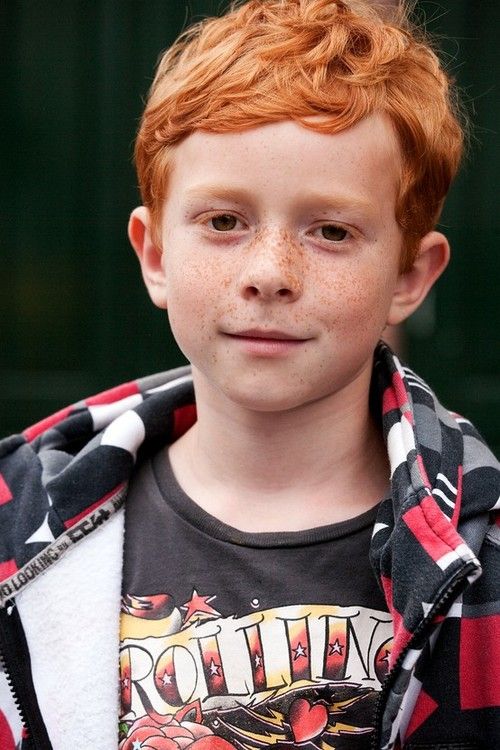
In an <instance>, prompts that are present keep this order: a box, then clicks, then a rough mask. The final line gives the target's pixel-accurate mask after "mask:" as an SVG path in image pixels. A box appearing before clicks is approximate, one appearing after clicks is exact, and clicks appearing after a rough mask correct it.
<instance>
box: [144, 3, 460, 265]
mask: <svg viewBox="0 0 500 750" xmlns="http://www.w3.org/2000/svg"><path fill="white" fill-rule="evenodd" d="M375 112H378V113H384V114H385V115H386V116H387V117H388V118H389V120H390V121H391V123H392V125H393V127H394V129H395V132H396V135H397V138H398V141H399V145H400V151H401V173H400V184H399V191H398V199H397V203H396V219H397V221H398V223H399V225H400V227H401V229H402V231H403V237H404V247H403V252H402V258H401V270H402V271H405V270H408V269H409V268H410V267H411V265H412V263H413V260H414V258H415V254H416V252H417V249H418V243H419V240H420V239H421V238H422V237H423V236H424V235H425V234H426V233H427V232H428V231H430V230H431V229H432V228H433V227H434V226H435V224H436V222H437V220H438V218H439V214H440V211H441V208H442V204H443V200H444V197H445V195H446V193H447V191H448V188H449V186H450V183H451V181H452V179H453V177H454V176H455V174H456V171H457V169H458V165H459V162H460V157H461V153H462V147H463V129H462V127H461V125H460V118H459V114H458V107H457V105H456V102H455V100H454V98H453V90H452V89H451V88H450V81H449V78H448V76H447V74H446V73H445V72H444V70H443V68H442V66H441V64H440V62H439V59H438V58H437V56H436V54H435V53H434V52H433V50H432V49H431V47H430V46H429V44H428V43H427V42H426V40H425V38H424V37H423V35H422V34H420V33H419V32H417V31H416V30H414V29H412V27H411V25H410V22H409V20H408V14H407V12H406V11H405V9H404V8H403V7H400V8H399V10H397V11H396V12H395V13H394V14H392V15H391V16H388V15H387V14H385V13H384V12H383V11H382V10H380V11H377V10H376V9H375V7H374V5H373V3H370V2H367V0H249V1H248V2H246V3H244V4H239V3H235V4H233V5H232V6H231V8H230V10H229V12H228V13H227V14H226V15H224V16H222V17H221V18H209V19H205V20H203V21H201V22H200V23H198V24H196V25H194V26H192V27H191V28H189V29H188V30H187V31H185V32H184V33H183V34H181V36H180V37H179V39H178V40H177V41H176V42H175V44H174V45H173V46H172V47H171V48H170V49H169V50H167V52H165V54H164V55H163V56H162V58H161V59H160V62H159V66H158V70H157V73H156V76H155V79H154V81H153V84H152V87H151V90H150V93H149V98H148V101H147V104H146V108H145V111H144V114H143V117H142V121H141V124H140V128H139V132H138V135H137V140H136V146H135V161H136V167H137V173H138V178H139V185H140V190H141V196H142V200H143V203H144V205H146V206H147V207H148V208H149V209H150V211H151V214H152V222H153V229H154V231H157V230H158V227H159V225H160V218H161V209H162V205H163V202H164V200H165V197H166V195H167V187H168V175H169V163H170V161H171V155H172V150H173V149H174V148H175V145H176V144H178V143H179V142H180V141H181V140H182V139H183V138H186V137H187V136H188V135H189V134H190V133H192V132H193V131H194V130H205V131H208V132H214V133H224V132H232V131H237V130H244V129H247V128H251V127H254V126H257V125H262V124H264V123H269V122H277V121H281V120H286V119H291V120H294V121H296V122H298V123H300V124H301V125H303V126H304V127H306V128H310V129H312V130H316V131H320V132H323V133H336V132H338V131H341V130H344V129H346V128H349V127H350V126H352V125H354V124H355V123H357V122H359V121H360V120H361V119H362V118H364V117H366V116H368V115H370V114H372V113H375ZM318 115H319V116H320V117H315V116H318ZM310 118H313V119H310Z"/></svg>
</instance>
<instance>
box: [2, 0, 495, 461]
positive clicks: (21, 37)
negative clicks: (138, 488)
mask: <svg viewBox="0 0 500 750" xmlns="http://www.w3.org/2000/svg"><path fill="white" fill-rule="evenodd" d="M221 7H223V4H221V3H220V2H218V0H217V1H216V0H214V1H209V0H190V2H189V3H185V2H179V1H175V0H161V1H160V0H148V1H147V2H145V1H142V2H141V1H140V0H87V2H83V0H58V2H57V3H50V2H47V0H45V2H43V1H42V2H38V1H37V0H4V2H3V3H2V5H1V11H0V13H1V15H0V50H1V52H0V55H1V60H2V67H3V75H2V127H1V135H2V137H1V141H0V149H1V173H2V180H1V190H2V194H1V200H0V216H1V236H0V243H1V245H0V247H1V260H2V272H1V275H0V316H1V317H0V434H6V433H8V432H11V431H17V430H20V429H21V428H23V427H24V426H26V425H28V424H30V423H32V422H34V421H37V420H38V419H40V418H42V417H43V416H45V415H46V414H48V413H50V412H51V411H55V410H56V409H58V408H60V407H61V406H63V405H65V404H66V403H69V402H72V401H75V400H78V399H80V398H81V397H83V396H84V395H88V394H91V393H93V392H96V391H99V390H102V389H104V388H107V387H110V386H111V385H114V384H116V383H119V382H121V381H123V380H126V379H130V378H134V377H136V376H139V375H141V374H145V373H148V372H153V371H156V370H163V369H166V368H167V367H171V366H174V365H176V364H179V363H181V362H183V358H182V355H181V354H180V353H179V351H178V349H177V348H176V346H175V343H174V342H173V340H172V337H171V335H170V333H169V332H168V330H167V325H166V321H165V319H164V316H163V315H162V313H160V312H159V311H157V310H155V309H154V308H153V307H152V305H151V303H150V302H149V299H148V298H147V295H146V292H145V290H144V288H143V285H142V280H141V278H140V274H139V270H138V265H137V262H136V260H135V257H134V255H133V253H132V251H131V249H129V246H128V241H127V238H126V224H127V219H128V214H129V212H130V209H131V208H132V207H134V206H135V205H136V204H137V202H138V193H137V189H136V180H135V175H134V170H133V167H132V160H131V154H132V147H133V139H134V133H135V130H136V127H137V122H138V118H139V116H140V113H141V109H142V101H143V98H144V96H145V94H146V92H147V90H148V87H149V85H150V82H151V79H152V75H153V69H154V66H155V63H156V60H157V57H158V55H159V53H160V52H161V51H162V50H163V49H165V47H167V46H168V45H169V44H170V42H171V41H172V40H173V39H174V38H175V37H176V36H177V34H178V33H179V31H180V30H181V29H182V28H183V27H184V26H185V25H186V24H187V23H189V22H190V21H192V20H193V19H195V20H196V19H199V18H200V17H202V16H203V15H211V14H216V13H217V12H219V11H220V8H221ZM417 11H418V12H419V13H420V14H422V15H423V16H424V17H425V18H426V23H427V26H428V28H429V30H430V31H432V32H433V33H435V34H438V35H439V43H440V45H441V47H442V49H443V53H444V55H445V58H446V60H447V65H448V68H449V69H450V70H451V71H452V72H453V74H454V75H455V76H456V78H457V80H458V82H459V85H460V86H461V88H462V90H463V92H464V98H465V100H466V102H468V108H469V111H470V112H471V114H472V119H473V122H474V131H473V140H472V147H471V153H470V155H469V158H468V160H467V162H466V163H465V164H464V168H463V170H462V173H461V175H460V177H459V179H458V181H457V183H456V184H455V186H454V188H453V191H452V193H451V195H450V198H449V200H448V204H447V208H446V211H445V214H444V216H443V220H442V228H443V230H444V231H445V232H446V233H447V234H448V236H449V238H450V240H451V244H452V248H453V261H452V264H451V267H450V268H449V270H448V271H447V273H446V275H445V277H444V278H443V279H442V280H440V281H439V283H438V285H437V287H436V290H435V292H434V294H433V296H432V297H431V298H430V300H429V301H428V302H427V303H426V304H425V306H424V307H423V309H422V310H421V311H420V312H419V313H418V314H417V315H416V316H415V317H414V318H413V319H412V321H411V322H410V323H409V324H408V326H407V341H406V359H407V360H408V362H409V364H410V365H411V366H412V367H414V368H415V369H416V370H417V371H418V372H419V373H420V374H421V375H422V376H423V377H425V378H426V379H427V380H428V381H430V383H431V385H432V386H433V387H434V389H435V390H436V391H437V393H438V394H439V396H440V398H441V400H442V401H443V402H444V403H445V405H447V406H448V407H450V408H453V409H454V410H456V411H459V412H461V413H463V414H465V415H467V416H468V417H469V418H471V419H472V420H473V421H475V422H476V424H477V426H478V427H479V429H480V430H481V431H482V432H483V434H484V435H485V437H486V438H487V439H488V441H489V442H490V444H491V445H492V446H493V447H494V448H496V450H497V451H498V450H499V449H500V425H499V420H498V416H497V413H498V406H499V404H500V378H499V371H500V367H499V365H500V354H499V347H498V328H499V323H500V313H499V309H498V296H499V295H498V291H497V288H498V278H499V270H500V260H499V252H498V246H499V240H500V230H499V216H500V212H499V206H498V194H499V191H498V187H497V183H498V174H499V171H500V138H499V134H498V125H497V123H498V122H499V121H500V100H499V96H498V92H499V70H500V61H499V59H498V55H499V52H498V30H499V29H500V3H498V2H496V0H489V1H486V0H474V2H472V1H471V0H439V1H438V2H427V1H425V2H424V1H422V2H419V3H417Z"/></svg>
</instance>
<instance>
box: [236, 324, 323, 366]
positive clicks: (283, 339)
mask: <svg viewBox="0 0 500 750" xmlns="http://www.w3.org/2000/svg"><path fill="white" fill-rule="evenodd" d="M224 335H225V337H226V338H227V339H229V340H230V341H233V342H234V345H235V346H237V347H238V348H239V349H240V352H241V353H243V354H244V355H245V356H248V357H251V358H254V357H257V358H260V359H262V358H267V359H268V358H271V359H273V358H276V357H278V358H279V357H287V356H291V355H292V353H293V352H294V351H295V352H296V351H297V350H300V349H301V347H302V346H303V345H304V344H305V343H306V342H308V341H310V340H311V339H310V337H305V336H304V337H303V336H297V335H296V334H294V333H289V332H288V331H279V330H268V329H265V330H264V329H260V328H250V329H248V330H244V331H235V332H234V333H230V332H226V333H225V334H224Z"/></svg>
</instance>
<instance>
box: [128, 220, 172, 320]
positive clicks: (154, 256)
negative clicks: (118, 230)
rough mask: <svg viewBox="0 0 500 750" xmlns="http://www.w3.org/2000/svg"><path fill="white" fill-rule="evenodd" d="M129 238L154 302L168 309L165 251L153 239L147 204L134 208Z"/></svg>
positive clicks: (163, 308)
mask: <svg viewBox="0 0 500 750" xmlns="http://www.w3.org/2000/svg"><path fill="white" fill-rule="evenodd" d="M128 238H129V240H130V244H131V245H132V247H133V248H134V250H135V254H136V255H137V257H138V259H139V263H140V264H141V271H142V278H143V279H144V283H145V284H146V289H147V290H148V293H149V296H150V297H151V299H152V301H153V303H154V304H155V305H156V306H157V307H159V308H161V309H162V310H166V308H167V291H166V283H165V282H166V277H165V269H164V268H163V257H162V256H163V253H162V249H161V247H159V246H158V245H156V244H155V242H154V241H153V234H152V226H151V214H150V212H149V210H148V209H147V208H146V207H145V206H138V207H137V208H134V210H133V211H132V213H131V214H130V219H129V222H128Z"/></svg>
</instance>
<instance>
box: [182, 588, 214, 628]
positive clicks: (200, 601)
mask: <svg viewBox="0 0 500 750" xmlns="http://www.w3.org/2000/svg"><path fill="white" fill-rule="evenodd" d="M214 599H215V596H200V595H199V594H198V592H197V591H196V589H193V593H192V594H191V599H190V600H189V601H188V602H186V603H185V604H183V605H182V606H181V609H185V610H186V614H185V615H184V622H188V620H190V619H191V617H193V616H194V615H210V616H213V617H220V612H217V610H216V609H214V608H213V607H211V606H210V602H211V601H213V600H214Z"/></svg>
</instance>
